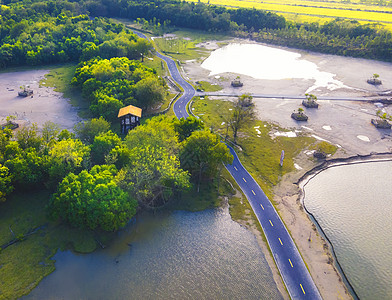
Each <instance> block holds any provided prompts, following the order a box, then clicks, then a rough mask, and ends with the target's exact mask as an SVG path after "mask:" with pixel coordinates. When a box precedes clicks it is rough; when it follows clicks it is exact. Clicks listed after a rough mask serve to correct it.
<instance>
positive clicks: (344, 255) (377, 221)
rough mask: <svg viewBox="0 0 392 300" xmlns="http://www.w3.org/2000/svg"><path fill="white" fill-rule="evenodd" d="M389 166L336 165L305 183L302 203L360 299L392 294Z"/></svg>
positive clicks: (391, 163)
mask: <svg viewBox="0 0 392 300" xmlns="http://www.w3.org/2000/svg"><path fill="white" fill-rule="evenodd" d="M391 170H392V162H390V161H388V162H372V163H360V164H354V165H345V166H336V167H332V168H329V169H327V170H325V171H323V172H321V173H320V174H318V175H316V176H315V177H313V178H312V179H311V180H310V181H309V182H308V183H307V184H306V186H305V198H304V204H305V206H306V208H307V210H308V211H309V212H311V213H312V214H313V215H314V217H315V218H316V220H317V221H318V223H319V225H320V226H321V228H322V229H323V230H324V232H325V234H326V235H327V236H328V238H329V239H330V241H331V243H332V244H333V246H334V249H335V252H336V256H337V258H338V260H339V262H340V264H341V267H342V269H343V271H344V272H345V274H346V276H347V278H348V280H349V281H350V283H351V284H352V286H353V288H354V290H355V291H356V293H357V294H358V296H359V298H360V299H378V300H382V299H385V300H386V299H392V285H391V278H392V255H391V249H392V222H391V219H392V195H391V182H392V172H391Z"/></svg>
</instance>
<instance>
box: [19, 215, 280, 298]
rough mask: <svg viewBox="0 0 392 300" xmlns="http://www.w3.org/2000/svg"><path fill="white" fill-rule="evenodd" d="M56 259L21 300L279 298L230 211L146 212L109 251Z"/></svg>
mask: <svg viewBox="0 0 392 300" xmlns="http://www.w3.org/2000/svg"><path fill="white" fill-rule="evenodd" d="M129 245H130V246H129ZM55 259H56V261H57V262H56V271H55V272H54V273H53V274H51V275H49V276H48V277H47V278H45V279H44V280H43V281H42V282H41V283H40V284H39V285H38V287H37V288H36V289H35V290H33V291H32V293H31V294H30V295H29V296H27V297H26V298H28V299H29V298H30V299H109V298H110V299H223V298H230V299H245V298H246V299H281V295H280V294H279V291H278V290H277V287H276V285H275V282H274V281H273V279H272V273H271V270H270V269H269V267H268V265H267V263H266V261H265V257H264V255H263V253H262V251H261V249H260V247H259V245H258V244H257V241H256V239H255V237H254V235H253V234H251V233H250V232H249V231H247V230H246V229H244V228H243V227H241V226H239V225H238V224H237V223H235V222H233V221H232V220H231V218H230V215H229V214H228V210H227V209H218V210H208V211H203V212H199V213H190V212H174V213H159V214H157V215H155V216H154V215H151V214H144V215H142V216H140V217H139V218H138V220H137V222H135V223H134V224H132V225H130V226H129V227H128V228H127V229H126V230H124V231H123V232H121V233H120V234H119V236H118V238H117V239H116V241H115V242H114V244H113V245H111V246H110V247H109V248H107V249H104V250H99V251H97V252H95V253H92V254H88V255H77V254H74V253H71V252H70V251H66V252H59V253H57V254H56V255H55Z"/></svg>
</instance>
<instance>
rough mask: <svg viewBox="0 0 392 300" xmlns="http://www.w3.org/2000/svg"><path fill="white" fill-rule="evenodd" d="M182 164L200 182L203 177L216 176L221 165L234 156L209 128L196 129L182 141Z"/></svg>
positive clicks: (228, 161) (229, 161)
mask: <svg viewBox="0 0 392 300" xmlns="http://www.w3.org/2000/svg"><path fill="white" fill-rule="evenodd" d="M180 160H181V166H182V167H183V168H184V169H185V170H188V171H189V172H190V173H191V175H192V176H193V177H194V178H196V179H197V181H198V184H200V182H201V180H202V179H203V178H211V177H214V176H215V175H216V174H217V172H218V170H219V168H218V167H219V165H221V164H222V163H224V164H228V163H231V162H232V161H233V156H232V155H231V154H230V151H229V149H228V148H227V147H226V145H225V144H223V143H221V142H220V141H219V139H218V137H217V136H216V135H215V134H213V133H211V132H210V131H209V130H203V131H195V132H193V133H192V134H191V136H190V137H189V138H188V139H186V140H185V141H184V142H182V148H181V153H180Z"/></svg>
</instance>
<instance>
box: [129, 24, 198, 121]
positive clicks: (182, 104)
mask: <svg viewBox="0 0 392 300" xmlns="http://www.w3.org/2000/svg"><path fill="white" fill-rule="evenodd" d="M134 33H135V34H137V35H138V36H139V37H141V38H144V39H147V37H146V36H145V35H144V34H143V33H141V32H138V31H134ZM156 56H158V57H159V58H160V59H162V60H163V61H165V63H166V65H167V67H168V69H169V72H170V75H171V77H172V78H173V80H174V81H175V82H177V84H178V85H180V86H181V87H182V88H183V90H184V92H183V94H182V96H181V97H180V98H179V99H178V100H177V101H176V102H175V103H174V105H173V111H174V114H175V115H176V117H177V118H178V119H181V118H184V119H186V118H188V117H189V114H188V111H187V109H186V106H187V104H188V102H189V101H191V99H192V98H193V96H194V95H195V93H196V91H195V89H194V88H193V86H192V85H190V84H189V83H188V82H187V81H186V80H185V79H184V78H183V77H182V76H181V74H180V72H179V70H178V68H177V65H176V62H175V61H174V60H173V59H171V58H169V57H167V56H165V55H163V54H161V53H159V52H158V51H157V52H156Z"/></svg>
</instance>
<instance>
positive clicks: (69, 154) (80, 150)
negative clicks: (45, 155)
mask: <svg viewBox="0 0 392 300" xmlns="http://www.w3.org/2000/svg"><path fill="white" fill-rule="evenodd" d="M89 159H90V148H89V147H88V146H86V145H84V144H83V143H82V142H81V141H80V140H74V139H66V140H62V141H58V142H57V143H55V144H54V145H53V146H52V148H50V150H49V177H50V178H49V179H50V182H49V185H50V186H53V185H54V184H57V183H58V182H60V181H61V180H62V179H63V178H64V177H65V176H66V175H67V174H68V173H70V172H74V173H75V172H79V171H81V170H82V169H83V168H87V167H88V165H89Z"/></svg>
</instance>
